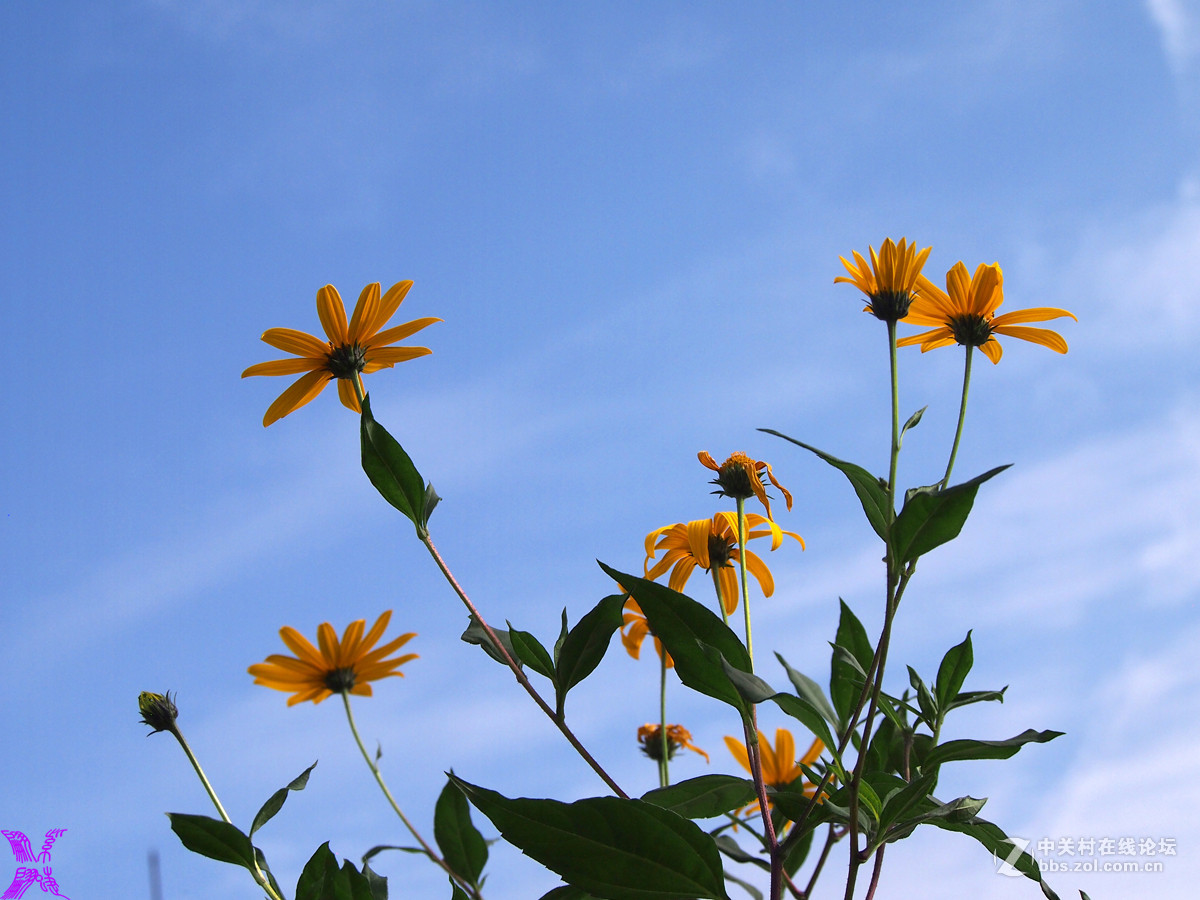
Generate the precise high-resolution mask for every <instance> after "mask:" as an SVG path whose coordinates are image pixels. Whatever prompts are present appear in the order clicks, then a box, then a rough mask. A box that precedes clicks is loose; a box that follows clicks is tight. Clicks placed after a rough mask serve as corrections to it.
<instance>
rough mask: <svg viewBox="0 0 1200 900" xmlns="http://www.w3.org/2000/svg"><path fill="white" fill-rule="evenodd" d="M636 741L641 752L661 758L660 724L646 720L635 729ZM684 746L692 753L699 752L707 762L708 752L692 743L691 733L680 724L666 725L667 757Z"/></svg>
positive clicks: (653, 757)
mask: <svg viewBox="0 0 1200 900" xmlns="http://www.w3.org/2000/svg"><path fill="white" fill-rule="evenodd" d="M637 739H638V743H639V744H641V745H642V752H643V753H645V754H646V755H647V756H648V757H650V758H651V759H653V760H661V759H662V726H661V725H651V724H650V723H649V722H647V723H646V724H645V725H643V726H642V727H641V728H639V729H638V730H637ZM680 747H686V748H687V749H688V750H691V751H693V752H694V753H699V754H700V755H701V756H703V757H704V761H705V762H708V754H707V753H705V752H704V751H703V750H701V749H700V748H699V747H697V746H696V745H695V744H693V743H692V733H691V732H690V731H688V730H687V729H686V728H684V727H683V726H682V725H668V726H667V759H668V760H671V759H674V758H675V751H676V750H678V749H679V748H680Z"/></svg>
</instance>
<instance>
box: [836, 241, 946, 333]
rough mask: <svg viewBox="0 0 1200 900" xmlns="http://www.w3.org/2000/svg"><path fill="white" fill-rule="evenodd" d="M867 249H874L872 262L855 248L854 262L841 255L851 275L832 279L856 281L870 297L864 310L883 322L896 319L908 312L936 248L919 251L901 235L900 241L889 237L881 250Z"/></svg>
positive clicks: (870, 248) (847, 281)
mask: <svg viewBox="0 0 1200 900" xmlns="http://www.w3.org/2000/svg"><path fill="white" fill-rule="evenodd" d="M868 249H869V250H870V253H871V262H870V264H868V263H867V261H866V260H865V259H863V258H862V255H861V254H860V253H859V252H858V251H857V250H855V251H854V264H853V265H851V264H850V263H849V262H847V261H846V257H844V256H842V257H839V259H841V261H842V265H843V266H845V267H846V271H847V272H849V273H850V277H849V278H847V277H846V276H845V275H839V276H838V277H837V278H835V279H833V283H834V284H837V283H838V282H839V281H844V282H846V283H847V284H852V285H854V286H855V287H856V288H858V289H859V290H860V291H862V292H863V293H864V294H866V295H867V298H868V300H869V301H870V302H869V303H868V304H867V305H866V308H865V309H864V310H863V312H869V313H871V315H873V316H875V318H877V319H882V320H883V321H884V322H897V321H899V320H900V319H903V318H904V317H905V316H906V315H908V308H909V304H911V303H912V301H913V298H914V297H915V296H916V295H917V293H918V292H919V289H918V282H917V279H918V278H919V276H920V274H921V267H922V266H923V265H925V260H927V259H928V258H929V251H930V250H932V249H933V248H932V247H926V248H925V249H924V250H922V251H921V252H919V253H918V252H917V245H916V244H909V243H907V242H906V240H905V239H904V238H900V243H899V245H897V244H894V243H893V242H892V239H891V238H888V239H887V240H885V241H884V242H883V246H882V247H880V248H879V253H878V254H876V253H875V248H874V247H869V248H868Z"/></svg>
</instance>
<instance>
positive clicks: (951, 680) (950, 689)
mask: <svg viewBox="0 0 1200 900" xmlns="http://www.w3.org/2000/svg"><path fill="white" fill-rule="evenodd" d="M974 664H975V654H974V652H973V651H972V650H971V632H969V631H968V632H967V636H966V638H965V639H964V640H963V642H962V643H961V644H956V645H954V646H953V647H951V648H950V649H949V650H947V651H946V655H945V656H943V657H942V664H941V665H940V666H938V673H937V682H936V684H935V685H934V690H935V691H936V692H937V702H938V707H939V708H940V709H941V710H942V715H945V714H946V711H947V710H949V708H950V703H951V701H953V700H954V698H956V697H957V696H958V692H959V689H961V688H962V686H963V682H964V681H966V680H967V674H968V673H969V672H970V671H971V666H973V665H974Z"/></svg>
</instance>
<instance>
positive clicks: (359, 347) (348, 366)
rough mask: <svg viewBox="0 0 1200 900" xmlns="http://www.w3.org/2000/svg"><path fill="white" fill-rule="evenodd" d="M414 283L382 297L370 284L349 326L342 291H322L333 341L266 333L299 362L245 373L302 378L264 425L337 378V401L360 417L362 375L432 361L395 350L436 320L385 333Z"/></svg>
mask: <svg viewBox="0 0 1200 900" xmlns="http://www.w3.org/2000/svg"><path fill="white" fill-rule="evenodd" d="M412 285H413V283H412V282H411V281H398V282H397V283H396V284H393V285H392V286H391V287H390V288H388V290H387V293H385V294H383V295H382V296H380V292H379V290H380V286H379V282H377V281H376V282H373V283H372V284H368V285H367V286H366V287H365V288H363V289H362V293H361V294H360V295H359V297H358V303H357V304H356V305H355V307H354V314H353V315H352V316H351V317H350V321H349V322H347V321H346V307H345V305H344V304H343V303H342V297H341V295H340V294H339V293H338V291H337V288H335V287H334V286H333V285H332V284H327V285H325V287H323V288H321V289H320V290H319V291H317V315H318V316H319V317H320V319H321V326H322V327H323V328H324V329H325V335H326V337H327V338H328V340H324V341H323V340H321V339H320V338H318V337H314V336H313V335H311V334H308V333H306V332H303V331H296V330H294V329H292V328H268V329H267V330H266V331H265V332H263V336H262V339H263V341H264V342H266V343H268V344H270V345H271V346H272V347H276V348H278V349H280V350H284V351H286V352H288V353H294V354H296V356H297V357H298V358H297V359H276V360H271V361H270V362H264V363H258V364H257V365H253V366H251V367H250V368H248V369H247V370H246V371H245V372H243V373H242V377H243V378H246V377H247V376H250V375H299V374H300V373H304V374H302V375H301V377H300V378H298V379H297V380H296V381H295V382H293V383H292V385H291V387H289V388H288V389H287V390H286V391H284V392H283V393H282V394H280V395H279V397H278V398H277V399H276V400H275V402H274V403H272V404H271V405H270V406H269V407H268V408H267V414H266V415H265V416H263V425H264V426H265V425H270V424H271V423H272V422H275V421H277V420H279V419H282V418H283V417H284V416H286V415H288V413H291V412H294V411H295V410H297V409H299V408H300V407H301V406H303V405H304V404H306V403H308V402H309V401H310V400H312V399H313V398H314V397H316V396H317V394H319V393H321V391H323V390H324V389H325V386H326V385H327V384H328V383H329V382H330V381H331V380H333V379H335V378H336V379H337V383H338V397H339V398H340V399H341V401H342V404H343V405H344V406H346V407H347V408H349V409H352V410H354V411H355V412H362V406H361V404H360V403H359V401H358V394H357V392H356V391H355V387H354V382H355V380H357V379H359V378H360V376H361V374H362V373H367V374H370V373H371V372H378V371H379V370H380V369H385V368H391V367H392V366H394V365H395V364H396V363H398V362H404V361H405V360H409V359H415V358H416V357H418V356H427V355H428V354H429V353H432V352H433V351H431V350H430V349H429V348H428V347H392V346H389V345H390V344H394V343H396V341H402V340H404V339H405V338H406V337H409V336H411V335H413V334H416V333H417V332H418V331H420V330H421V329H422V328H424V327H425V326H427V325H432V324H433V323H434V322H440V321H442V320H441V319H437V318H430V317H427V318H423V319H413V320H412V321H411V322H405V323H404V324H403V325H396V326H394V327H392V328H388V329H387V330H385V331H380V330H379V329H381V328H383V326H384V325H386V324H387V321H388V319H390V318H391V317H392V316H394V315H395V314H396V310H397V309H399V307H400V303H401V302H402V301H403V300H404V297H405V295H406V294H407V293H408V290H409V288H411V287H412Z"/></svg>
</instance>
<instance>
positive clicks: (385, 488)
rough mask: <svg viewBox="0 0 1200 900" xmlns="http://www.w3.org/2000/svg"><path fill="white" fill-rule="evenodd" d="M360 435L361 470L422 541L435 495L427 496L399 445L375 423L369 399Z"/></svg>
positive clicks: (366, 402)
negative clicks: (410, 524)
mask: <svg viewBox="0 0 1200 900" xmlns="http://www.w3.org/2000/svg"><path fill="white" fill-rule="evenodd" d="M360 436H361V443H362V467H363V471H364V472H366V473H367V478H369V479H370V480H371V484H373V485H374V486H375V490H377V491H379V493H380V495H382V497H383V499H384V500H386V501H387V502H388V503H390V504H391V505H392V506H394V507H395V508H396V509H398V510H400V512H402V513H404V515H406V516H407V517H408V518H409V520H410V521H411V522H412V523H413V525H415V526H416V529H417V536H418V537H420V538H425V537H426V536H428V534H429V532H428V531H427V530H426V528H425V524H426V522H427V521H428V519H427V515H426V511H427V510H428V511H429V512H432V511H433V506H436V505H437V499H436V497H437V494H436V493H434V492H433V489H432V487H431V488H429V489H428V494H427V492H426V487H425V482H424V481H423V480H422V478H421V473H420V472H418V471H417V467H416V466H414V465H413V461H412V460H411V459H409V457H408V454H407V453H405V452H404V448H403V447H401V446H400V442H399V441H397V440H396V439H395V438H394V437H392V436H391V435H390V434H389V433H388V431H387V429H386V428H384V427H383V426H382V425H380V424H379V423H378V422H376V421H375V417H374V416H373V415H372V414H371V398H370V397H367V398H365V399H364V400H363V404H362V421H361V428H360ZM430 495H432V496H430Z"/></svg>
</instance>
